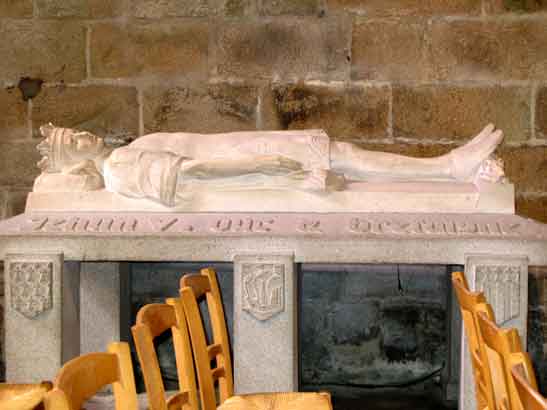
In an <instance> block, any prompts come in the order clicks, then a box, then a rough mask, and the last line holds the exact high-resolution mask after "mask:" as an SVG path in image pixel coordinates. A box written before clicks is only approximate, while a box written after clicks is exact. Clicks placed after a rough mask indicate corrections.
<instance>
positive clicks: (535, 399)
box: [511, 355, 547, 410]
mask: <svg viewBox="0 0 547 410" xmlns="http://www.w3.org/2000/svg"><path fill="white" fill-rule="evenodd" d="M511 363H512V366H511V377H512V379H513V383H514V384H515V387H516V389H517V393H518V399H519V401H520V405H521V407H522V408H523V409H526V410H547V400H545V397H543V396H542V395H541V394H539V392H538V391H537V390H536V389H534V387H533V381H532V380H533V379H534V378H535V375H534V369H533V368H532V365H531V363H530V358H529V357H528V355H524V356H523V355H519V357H513V358H512V360H511Z"/></svg>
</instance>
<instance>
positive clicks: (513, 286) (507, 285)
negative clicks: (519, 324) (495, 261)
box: [475, 264, 522, 324]
mask: <svg viewBox="0 0 547 410" xmlns="http://www.w3.org/2000/svg"><path fill="white" fill-rule="evenodd" d="M475 272H476V289H477V290H478V291H482V292H484V294H485V296H486V300H488V301H489V303H490V304H491V305H492V308H493V309H494V313H495V314H496V319H497V321H498V323H500V324H503V323H506V322H508V321H510V320H511V319H515V318H518V317H519V315H520V313H521V312H520V305H521V294H520V293H521V289H520V282H521V275H522V272H521V266H518V265H486V264H485V265H477V266H476V268H475Z"/></svg>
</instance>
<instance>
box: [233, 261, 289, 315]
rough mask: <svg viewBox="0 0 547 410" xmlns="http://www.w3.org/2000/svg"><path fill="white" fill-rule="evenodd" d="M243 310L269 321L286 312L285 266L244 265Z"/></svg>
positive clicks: (266, 264) (272, 264)
mask: <svg viewBox="0 0 547 410" xmlns="http://www.w3.org/2000/svg"><path fill="white" fill-rule="evenodd" d="M241 283H242V287H243V289H242V308H243V310H245V311H247V312H249V313H250V314H251V315H253V316H254V317H255V318H257V319H258V320H268V319H269V318H271V317H272V316H274V315H276V314H278V313H281V312H283V311H284V310H285V265H284V264H277V263H244V264H243V265H242V276H241Z"/></svg>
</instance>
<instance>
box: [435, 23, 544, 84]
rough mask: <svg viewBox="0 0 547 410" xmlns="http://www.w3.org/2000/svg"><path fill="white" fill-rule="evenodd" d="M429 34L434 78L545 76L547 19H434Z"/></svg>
mask: <svg viewBox="0 0 547 410" xmlns="http://www.w3.org/2000/svg"><path fill="white" fill-rule="evenodd" d="M430 36H431V50H432V61H433V64H434V66H435V77H436V79H437V80H446V79H450V80H461V81H468V80H470V79H473V80H485V79H489V80H498V79H513V80H529V79H547V23H546V20H543V19H518V20H499V21H491V20H488V21H462V20H453V21H436V22H433V23H432V25H431V35H430Z"/></svg>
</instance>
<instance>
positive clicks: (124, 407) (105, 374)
mask: <svg viewBox="0 0 547 410" xmlns="http://www.w3.org/2000/svg"><path fill="white" fill-rule="evenodd" d="M109 384H112V387H113V390H114V398H115V401H116V410H137V409H138V405H137V392H136V390H135V379H134V375H133V366H132V364H131V353H130V351H129V345H128V344H127V343H123V342H116V343H111V344H110V345H109V346H108V352H105V353H88V354H84V355H81V356H79V357H76V358H74V359H72V360H70V361H69V362H67V363H65V365H64V366H63V367H62V368H61V370H60V371H59V373H58V374H57V378H56V380H55V383H54V388H53V390H52V391H51V392H49V393H48V394H47V395H46V398H45V400H44V403H45V408H46V410H79V409H81V408H82V405H83V404H84V403H85V401H86V400H88V399H89V398H91V397H92V396H94V395H95V394H96V393H97V392H98V391H99V390H100V389H101V388H102V387H104V386H106V385H109Z"/></svg>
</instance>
